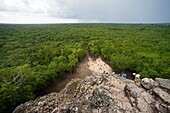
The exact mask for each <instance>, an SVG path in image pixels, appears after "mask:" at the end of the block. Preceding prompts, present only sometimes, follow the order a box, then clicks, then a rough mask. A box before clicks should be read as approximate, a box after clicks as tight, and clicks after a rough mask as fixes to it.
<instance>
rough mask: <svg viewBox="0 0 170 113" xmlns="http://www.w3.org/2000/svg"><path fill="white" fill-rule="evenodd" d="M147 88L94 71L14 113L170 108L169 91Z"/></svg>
mask: <svg viewBox="0 0 170 113" xmlns="http://www.w3.org/2000/svg"><path fill="white" fill-rule="evenodd" d="M146 83H147V82H146ZM147 89H148V87H147V88H146V89H143V87H140V86H138V85H136V84H135V83H134V81H132V80H128V79H123V78H120V77H116V78H115V77H113V76H111V75H107V76H106V75H105V74H103V75H99V74H92V75H91V76H87V77H85V78H84V79H73V80H71V81H70V82H69V83H68V84H67V85H66V87H65V88H64V89H63V90H62V91H61V92H59V93H55V92H54V93H50V94H48V95H45V96H42V97H39V98H37V99H36V100H34V101H29V102H26V103H24V104H21V105H19V106H18V107H17V108H16V109H15V110H14V111H13V113H23V112H24V113H158V112H160V113H164V112H165V113H166V112H169V109H170V107H169V100H168V99H167V98H169V94H168V93H165V92H164V93H160V92H161V90H160V88H159V87H156V88H155V89H153V92H154V95H151V94H149V93H148V92H147ZM149 89H150V86H149ZM151 91H152V89H151ZM163 95H165V97H164V96H163ZM159 98H160V100H159ZM162 101H164V102H162Z"/></svg>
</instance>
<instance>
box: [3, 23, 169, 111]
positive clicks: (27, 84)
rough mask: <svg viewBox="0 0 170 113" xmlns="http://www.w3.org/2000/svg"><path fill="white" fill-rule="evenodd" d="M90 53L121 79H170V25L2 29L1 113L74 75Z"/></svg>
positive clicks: (54, 26) (27, 26)
mask: <svg viewBox="0 0 170 113" xmlns="http://www.w3.org/2000/svg"><path fill="white" fill-rule="evenodd" d="M87 53H89V54H90V55H91V56H92V57H94V58H96V57H99V56H100V57H102V58H103V59H105V61H107V62H108V64H109V65H110V66H111V67H112V68H113V70H114V71H116V72H118V73H121V72H123V71H132V72H136V73H139V74H141V75H142V76H143V77H151V78H156V77H157V78H158V77H160V78H167V79H170V24H153V25H150V24H49V25H8V24H0V112H4V111H5V112H11V111H12V110H13V109H14V107H16V105H18V104H20V103H22V102H25V101H27V100H31V99H34V98H35V96H36V95H37V94H38V92H39V91H41V90H43V89H44V88H46V87H47V86H48V85H49V84H50V83H51V82H52V81H54V80H55V79H56V78H58V77H63V76H64V75H65V74H66V73H71V72H74V71H75V69H76V67H77V65H78V63H79V62H81V61H82V59H83V58H84V57H85V56H86V54H87Z"/></svg>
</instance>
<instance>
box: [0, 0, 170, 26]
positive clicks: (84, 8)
mask: <svg viewBox="0 0 170 113" xmlns="http://www.w3.org/2000/svg"><path fill="white" fill-rule="evenodd" d="M0 23H170V0H0Z"/></svg>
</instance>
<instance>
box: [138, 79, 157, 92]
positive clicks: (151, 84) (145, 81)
mask: <svg viewBox="0 0 170 113" xmlns="http://www.w3.org/2000/svg"><path fill="white" fill-rule="evenodd" d="M141 84H142V86H143V87H144V88H145V89H151V88H153V87H154V86H155V81H154V80H153V79H151V78H144V79H142V80H141Z"/></svg>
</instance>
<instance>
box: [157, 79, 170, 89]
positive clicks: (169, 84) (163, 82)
mask: <svg viewBox="0 0 170 113" xmlns="http://www.w3.org/2000/svg"><path fill="white" fill-rule="evenodd" d="M155 80H156V81H157V83H158V84H159V85H160V87H161V88H164V89H167V90H170V80H169V79H163V78H156V79H155Z"/></svg>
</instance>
